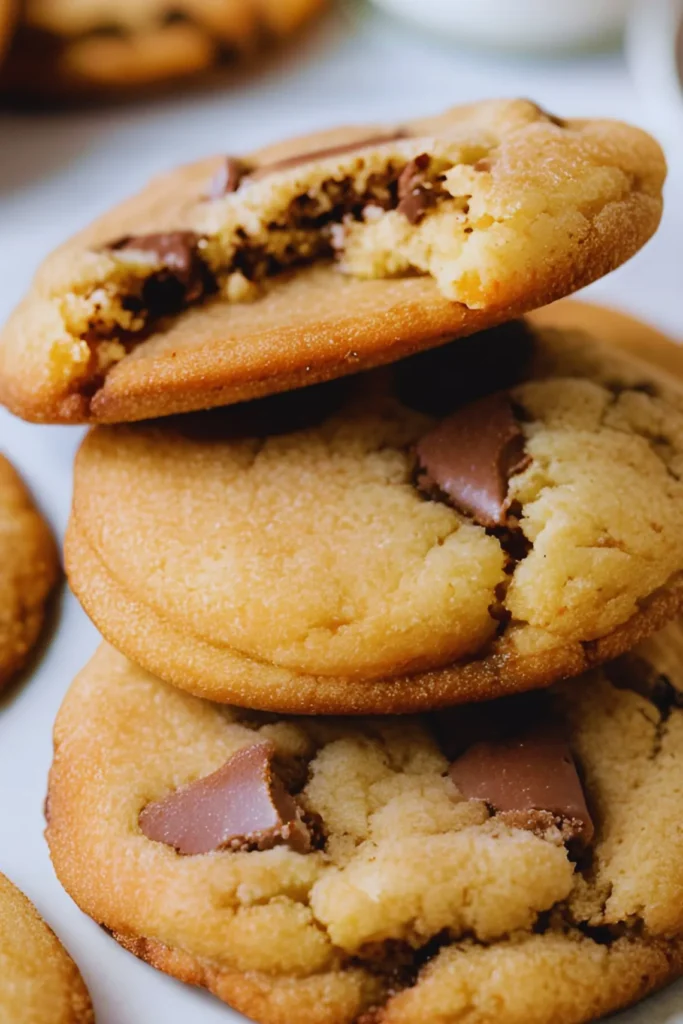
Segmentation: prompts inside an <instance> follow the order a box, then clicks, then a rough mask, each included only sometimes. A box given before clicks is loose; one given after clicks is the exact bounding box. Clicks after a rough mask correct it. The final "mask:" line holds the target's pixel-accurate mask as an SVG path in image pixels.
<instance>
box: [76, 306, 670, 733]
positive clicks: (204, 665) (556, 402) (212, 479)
mask: <svg viewBox="0 0 683 1024" xmlns="http://www.w3.org/2000/svg"><path fill="white" fill-rule="evenodd" d="M510 385H511V386H510ZM506 387H510V390H509V392H507V393H508V394H509V396H510V399H511V402H512V405H513V407H514V409H515V410H516V415H517V416H518V418H519V424H518V427H517V429H518V431H519V434H520V441H521V442H522V444H523V447H524V456H525V457H524V459H523V461H522V463H521V464H520V466H519V467H518V470H517V472H516V473H514V474H513V475H512V476H511V477H510V478H509V481H508V480H505V481H504V483H505V486H506V488H507V501H506V504H507V505H508V506H509V508H510V517H509V519H508V520H506V521H505V525H503V526H500V527H499V526H490V525H481V520H480V519H479V520H478V519H477V516H476V515H474V516H473V515H468V514H465V513H464V512H463V511H459V510H458V507H457V503H456V504H455V505H454V502H453V501H452V500H450V499H449V498H448V497H447V496H446V495H444V494H439V493H438V491H437V492H436V493H431V492H430V493H428V494H426V493H425V492H424V491H423V490H421V489H420V488H419V487H418V485H417V480H416V475H417V469H418V466H417V456H416V451H415V446H416V444H417V446H418V449H419V445H420V439H421V438H422V437H423V436H424V435H426V434H428V433H429V432H430V431H432V430H433V428H434V426H435V424H437V423H439V422H440V420H439V417H440V416H442V415H444V413H446V412H450V409H451V408H452V407H453V404H455V405H460V406H462V407H463V408H465V409H466V410H469V411H468V412H467V414H466V415H465V417H464V419H465V420H466V421H469V419H472V422H475V423H478V420H476V419H475V417H474V413H473V412H472V410H475V409H476V408H477V406H478V403H477V402H474V403H472V404H469V405H468V404H467V403H468V402H471V400H472V399H479V398H480V396H481V395H482V394H483V395H484V396H486V395H487V393H488V392H490V391H492V390H493V391H497V390H498V389H499V388H506ZM399 394H400V395H401V396H402V400H399V398H398V397H397V395H399ZM441 402H446V407H445V408H443V409H442V410H441V412H440V413H438V414H436V415H435V414H428V413H427V412H426V411H424V409H425V407H430V406H431V407H436V406H438V405H439V403H441ZM417 409H422V410H423V411H420V412H418V411H417ZM306 416H309V417H310V418H311V419H312V420H314V419H315V418H316V416H317V419H318V422H317V423H314V424H313V425H311V424H310V423H309V425H308V426H306V425H305V422H302V421H301V417H304V420H305V417H306ZM292 417H294V419H292ZM293 426H299V427H300V428H301V429H292V427H293ZM478 429H479V427H478V426H477V430H478ZM288 431H289V432H288ZM463 444H464V442H462V443H460V444H459V447H460V448H461V449H462V448H463ZM455 447H456V449H457V448H458V444H456V445H455ZM488 454H489V453H487V452H486V451H482V452H481V453H480V454H479V455H476V456H473V460H472V462H473V472H474V473H475V474H476V471H478V469H480V468H481V467H482V466H485V465H486V464H487V461H488ZM460 468H462V467H460ZM468 472H469V470H468ZM682 473H683V395H682V393H681V390H680V386H679V384H678V382H677V381H676V379H675V378H673V377H670V376H668V375H667V374H666V373H665V372H664V371H660V370H658V369H657V368H655V367H651V366H649V365H648V364H647V363H645V362H642V361H639V360H637V359H634V358H633V357H631V356H626V355H624V354H622V353H620V352H619V351H617V350H616V349H615V348H611V347H610V346H607V345H602V344H600V343H599V342H598V341H596V340H594V339H592V338H590V337H588V336H587V335H584V334H581V333H571V332H566V331H565V332H563V331H554V330H550V329H547V330H544V331H540V330H539V331H534V332H531V331H529V330H528V329H527V328H525V327H524V325H523V324H515V325H509V326H508V327H506V328H498V329H495V330H493V331H491V332H489V333H488V334H487V335H481V336H478V337H474V338H470V339H468V340H467V341H459V342H455V343H454V344H453V345H451V346H446V347H444V348H440V349H436V350H434V351H432V352H430V353H423V354H421V355H419V356H417V357H415V358H413V359H412V360H407V361H405V362H403V363H398V364H396V365H395V366H393V367H390V368H385V369H381V370H376V371H372V372H371V373H368V374H364V375H359V376H357V377H356V378H353V379H350V380H347V381H337V382H332V383H329V384H326V385H322V386H320V387H319V388H314V389H305V390H304V391H302V392H300V393H298V394H294V395H290V396H278V397H276V398H270V399H267V400H265V401H263V402H260V403H252V404H247V405H245V406H241V407H234V408H232V409H230V408H229V409H226V410H220V411H215V412H209V413H203V414H194V415H193V416H189V417H178V418H177V419H175V420H172V421H170V422H167V423H164V424H138V425H135V426H119V427H99V428H96V429H95V430H94V431H92V432H91V433H90V434H89V436H88V437H87V438H86V440H85V442H84V444H83V447H82V448H81V451H80V452H79V454H78V457H77V460H76V467H75V486H74V501H73V509H72V516H71V521H70V524H69V528H68V532H67V542H66V559H67V570H68V573H69V578H70V581H71V585H72V587H73V589H74V592H75V593H76V595H77V597H78V598H79V599H80V601H81V603H82V604H83V606H84V607H85V609H86V611H87V612H88V614H89V615H90V616H91V618H92V619H93V620H94V622H95V624H96V625H97V626H98V628H99V629H100V630H101V632H102V633H103V634H104V636H105V637H106V638H107V639H108V640H109V641H110V642H111V643H113V644H114V645H115V646H116V647H117V648H118V649H120V650H121V651H123V652H124V653H125V654H127V655H128V656H129V657H130V658H132V659H133V660H134V661H136V662H137V663H138V664H141V665H143V666H145V668H147V669H149V670H150V671H153V672H155V673H156V674H157V675H159V676H161V677H162V678H164V679H166V680H168V681H170V682H172V683H174V684H175V685H177V686H180V687H183V688H185V689H187V690H189V691H190V692H193V693H195V694H197V695H199V696H204V697H209V698H211V699H214V700H218V701H224V702H226V703H236V704H240V705H243V706H247V707H257V708H263V709H272V710H279V711H288V712H301V713H319V714H324V713H342V714H345V713H397V712H407V711H415V710H420V709H430V708H433V707H437V706H444V705H448V704H451V703H456V702H466V701H470V700H481V699H487V698H490V697H494V696H500V695H502V694H505V693H512V692H516V691H519V690H525V689H531V688H535V687H540V686H546V685H549V684H550V683H552V682H554V681H555V680H557V679H559V678H562V677H565V676H570V675H577V674H578V673H580V672H582V671H583V670H584V669H586V668H587V667H590V666H592V665H594V664H596V663H598V662H600V661H604V660H605V659H606V658H609V657H614V656H615V655H616V654H619V653H621V652H623V651H624V650H626V649H628V648H629V647H630V646H632V645H633V644H634V643H636V642H637V641H638V640H639V639H641V638H642V637H644V636H646V635H648V634H650V633H652V632H653V631H654V630H656V629H658V628H659V627H660V626H661V625H662V624H663V623H664V622H666V620H667V619H669V618H671V617H672V616H673V615H674V614H676V612H677V610H678V609H679V608H680V607H681V605H682V604H683V576H682V575H681V574H682V572H683V533H682V531H681V529H680V524H681V516H682V515H683V482H682V481H681V474H682ZM465 477H466V482H467V472H466V473H465ZM473 479H474V477H473Z"/></svg>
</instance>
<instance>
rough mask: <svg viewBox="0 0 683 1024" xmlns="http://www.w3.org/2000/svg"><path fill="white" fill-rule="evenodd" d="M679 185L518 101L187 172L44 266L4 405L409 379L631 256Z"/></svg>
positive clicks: (48, 408)
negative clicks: (394, 366) (446, 350)
mask: <svg viewBox="0 0 683 1024" xmlns="http://www.w3.org/2000/svg"><path fill="white" fill-rule="evenodd" d="M665 170H666V168H665V163H664V158H663V156H662V152H661V150H660V148H659V146H658V145H657V144H656V143H655V142H654V140H653V139H651V138H650V137H649V136H648V135H646V134H645V133H643V132H642V131H640V130H638V129H636V128H632V127H630V126H628V125H624V124H620V123H617V122H611V121H610V122H608V121H576V120H575V121H566V122H565V121H559V120H558V119H556V118H553V117H551V116H550V115H548V114H546V113H545V112H544V111H542V110H541V109H540V108H539V107H537V106H536V105H535V104H533V103H530V102H528V101H525V100H517V101H487V102H482V103H476V104H473V105H471V106H465V107H455V108H453V109H452V110H450V111H448V112H446V113H445V114H443V115H441V116H438V117H433V118H428V119H425V120H420V121H412V122H405V123H403V124H399V125H392V126H387V125H381V126H378V125H370V126H368V125H365V126H363V127H356V128H345V129H337V130H334V131H328V132H322V133H318V134H317V135H313V136H309V137H307V138H305V139H295V140H289V141H287V142H284V143H280V144H278V145H275V146H271V147H270V148H268V149H265V150H261V151H260V152H258V153H254V154H251V155H250V156H243V155H242V154H233V155H232V156H231V157H229V158H226V157H217V158H215V159H213V160H205V161H202V162H200V163H197V164H191V165H188V166H186V167H182V168H180V169H178V170H176V171H174V172H172V173H170V174H168V175H166V176H165V177H162V178H159V179H157V180H156V181H154V182H152V183H151V184H150V185H149V186H148V188H147V189H146V190H145V191H143V192H142V193H141V194H140V195H138V196H136V197H134V198H132V199H130V200H128V201H127V202H125V203H124V204H122V205H121V206H120V207H117V208H116V209H114V210H112V211H111V212H110V213H108V214H106V215H105V216H104V217H102V218H101V219H100V220H98V221H97V222H95V223H94V224H93V225H91V226H90V227H89V228H87V229H86V230H85V231H84V232H82V233H81V234H80V235H78V236H76V237H75V238H74V239H72V240H71V241H70V242H68V243H66V244H65V245H64V246H63V247H62V248H60V249H59V250H57V251H56V252H55V253H53V254H52V255H51V256H50V257H49V258H48V259H47V260H46V262H45V263H44V264H43V266H42V268H40V270H39V271H38V274H37V276H36V278H35V281H34V283H33V286H32V288H31V290H30V293H29V295H28V296H27V297H26V298H25V300H24V301H23V302H22V304H21V305H20V307H19V308H18V309H17V310H16V312H15V313H14V315H13V316H12V318H11V320H10V322H9V323H8V325H7V326H6V328H5V330H4V333H3V335H2V338H1V339H0V398H1V399H2V401H3V402H5V403H6V404H7V405H8V406H9V407H10V408H11V409H12V410H13V411H14V412H16V413H17V414H19V415H21V416H24V417H26V418H28V419H33V420H38V421H57V422H82V421H92V422H121V421H128V420H138V419H146V418H150V417H153V416H160V415H166V414H169V413H175V412H183V411H190V410H192V409H202V408H209V407H213V406H219V405H226V404H229V403H232V402H236V401H241V400H243V399H247V398H253V397H258V396H261V395H266V394H270V393H274V392H277V391H286V390H289V389H292V388H294V387H299V386H303V385H305V384H311V383H315V382H317V381H321V380H327V379H330V378H334V377H339V376H342V375H345V374H349V373H354V372H356V371H358V370H362V369H365V368H368V367H371V366H376V365H378V364H381V363H386V362H390V361H393V360H396V359H398V358H400V357H401V356H404V355H408V354H410V353H412V352H416V351H418V350H420V349H424V348H428V347H431V346H434V345H437V344H441V343H443V342H444V341H446V340H449V339H451V338H453V337H456V336H461V335H464V334H469V333H472V332H474V331H477V330H481V329H483V328H485V327H488V326H491V325H492V324H495V323H499V322H501V321H503V320H506V319H510V318H511V317H512V316H514V315H517V314H519V313H522V312H526V311H527V310H530V309H533V308H535V307H537V306H542V305H544V304H545V303H547V302H550V301H553V300H554V299H558V298H561V297H562V296H564V295H566V294H568V293H570V292H572V291H574V290H576V289H577V288H580V287H581V286H583V285H585V284H588V283H589V282H590V281H592V280H595V279H596V278H598V277H600V276H602V275H603V274H606V273H607V272H608V271H610V270H612V269H614V268H615V267H617V266H618V265H619V264H621V263H623V262H624V261H625V260H627V259H628V258H630V257H631V256H633V254H634V253H635V252H637V250H638V249H639V248H640V247H641V246H642V245H643V244H644V243H645V242H646V241H647V240H648V239H649V237H650V236H651V235H652V234H653V232H654V231H655V229H656V228H657V225H658V223H659V219H660V215H661V208H662V199H661V191H662V184H663V181H664V176H665Z"/></svg>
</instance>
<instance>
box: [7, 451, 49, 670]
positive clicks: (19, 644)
mask: <svg viewBox="0 0 683 1024" xmlns="http://www.w3.org/2000/svg"><path fill="white" fill-rule="evenodd" d="M58 572H59V562H58V555H57V549H56V547H55V543H54V540H53V537H52V534H51V532H50V529H49V527H48V525H47V523H46V522H45V520H44V519H43V517H42V516H41V514H40V513H39V512H38V510H37V509H36V507H35V505H34V503H33V499H32V498H31V496H30V494H29V493H28V491H27V489H26V487H25V485H24V484H23V482H22V481H21V480H20V478H19V476H18V474H17V473H16V471H15V470H14V469H13V467H12V466H11V465H10V463H9V462H8V461H7V459H5V458H4V457H3V456H2V455H0V688H1V687H2V686H3V685H4V684H5V683H7V682H8V680H9V679H10V678H11V676H13V675H14V674H15V673H16V672H17V671H18V670H19V669H20V668H21V667H22V665H23V664H24V663H25V661H26V659H27V658H28V656H29V654H30V652H31V650H32V648H33V647H34V645H35V643H36V641H37V640H38V637H39V635H40V630H41V627H42V625H43V621H44V618H45V605H46V602H47V600H48V597H49V595H50V592H51V590H52V589H53V587H54V585H55V583H56V581H57V576H58Z"/></svg>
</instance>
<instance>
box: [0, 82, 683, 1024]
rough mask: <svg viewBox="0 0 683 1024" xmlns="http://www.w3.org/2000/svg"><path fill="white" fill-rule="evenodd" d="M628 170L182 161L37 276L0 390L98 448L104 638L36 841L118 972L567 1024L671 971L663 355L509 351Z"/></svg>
mask: <svg viewBox="0 0 683 1024" xmlns="http://www.w3.org/2000/svg"><path fill="white" fill-rule="evenodd" d="M664 174H665V168H664V162H663V158H662V155H661V152H660V150H659V148H658V147H657V145H656V144H655V143H654V142H653V141H652V140H651V139H650V138H649V137H647V136H646V135H644V134H643V133H642V132H640V131H638V130H636V129H634V128H630V127H628V126H625V125H621V124H616V123H611V122H596V121H568V122H567V121H560V120H558V119H557V118H554V117H551V116H549V115H548V114H546V113H545V112H544V111H542V110H541V109H540V108H538V107H537V106H535V105H534V104H532V103H529V102H526V101H517V102H488V103H481V104H476V105H473V106H469V107H465V108H457V109H455V110H452V111H450V112H448V113H447V114H445V115H443V116H440V117H436V118H432V119H428V120H424V121H418V122H412V123H411V122H407V123H403V124H400V125H396V126H390V127H387V126H372V127H369V128H368V127H365V128H354V129H345V130H339V131H333V132H328V133H324V134H322V135H318V136H315V137H313V138H308V139H304V140H296V141H293V142H289V143H285V144H280V145H278V146H275V147H272V148H271V149H268V150H264V151H262V152H260V153H256V154H253V155H251V156H247V157H243V156H231V157H220V158H217V159H216V160H212V161H205V162H202V163H200V164H194V165H190V166H187V167H183V168H181V169H179V170H177V171H176V172H174V173H172V174H169V175H168V176H167V177H165V178H162V179H160V180H157V181H155V182H153V183H152V184H151V185H150V186H149V187H148V188H147V189H146V190H145V191H144V192H143V193H142V194H141V195H139V196H137V197H136V198H134V199H131V200H130V201H129V202H127V203H125V204H124V205H123V206H122V207H120V208H118V209H115V210H113V211H112V212H111V213H109V214H108V215H106V216H105V217H103V218H102V219H101V220H100V221H98V222H97V223H95V224H94V225H93V226H92V227H90V228H88V229H87V230H86V231H85V232H84V233H82V234H81V235H80V236H78V237H77V238H75V239H74V240H73V241H71V242H69V243H67V245H65V246H64V247H63V248H62V249H60V250H59V251H58V252H57V253H55V254H54V255H53V256H52V257H51V258H50V259H49V260H48V261H47V262H46V264H45V265H44V266H43V268H42V269H41V270H40V272H39V274H38V276H37V278H36V281H35V284H34V286H33V289H32V291H31V293H30V294H29V295H28V297H27V298H26V300H25V301H24V302H23V304H22V305H21V306H20V307H19V309H18V310H17V312H16V314H15V315H14V317H13V319H12V320H11V322H10V323H9V324H8V326H7V328H6V330H5V333H4V336H3V339H2V347H1V349H0V393H1V395H2V398H3V400H4V402H5V403H6V404H7V405H8V406H9V407H10V408H11V409H13V410H14V411H15V412H17V413H18V414H19V415H22V416H24V417H26V418H28V419H32V420H36V421H48V422H61V423H90V424H98V425H97V426H95V427H94V429H93V430H91V432H90V433H89V434H88V436H87V437H86V439H85V441H84V443H83V446H82V448H81V450H80V453H79V455H78V457H77V461H76V467H75V489H74V500H73V512H72V517H71V521H70V524H69V528H68V535H67V539H66V561H67V570H68V573H69V578H70V582H71V585H72V588H73V590H74V591H75V593H76V595H77V597H78V598H79V600H80V601H81V603H82V604H83V606H84V608H85V609H86V611H87V612H88V614H89V615H90V616H91V618H92V619H93V621H94V622H95V623H96V625H97V626H98V627H99V629H100V630H101V632H102V634H103V635H104V637H105V638H106V642H105V643H104V644H103V645H102V647H101V648H100V650H99V651H98V653H97V654H96V655H95V657H94V658H93V660H92V661H91V662H90V663H89V664H88V665H87V666H86V667H85V668H84V670H83V671H82V673H81V674H80V676H79V677H78V678H77V679H76V681H75V682H74V683H73V685H72V687H71V689H70V691H69V693H68V695H67V697H66V699H65V701H64V704H63V707H62V710H61V712H60V714H59V717H58V720H57V723H56V726H55V758H54V764H53V767H52V771H51V775H50V783H49V798H48V804H47V812H48V813H47V817H48V826H47V839H48V843H49V846H50V852H51V855H52V859H53V863H54V866H55V870H56V872H57V875H58V877H59V879H60V881H61V882H62V884H63V885H64V887H65V888H66V890H67V891H68V892H69V893H70V894H71V895H72V896H73V898H74V899H75V900H76V902H77V903H78V905H79V906H80V907H81V908H82V909H83V910H84V911H85V912H86V913H87V914H89V915H90V916H91V917H92V918H94V920H96V921H97V922H98V923H100V924H101V925H103V926H104V927H105V928H107V929H108V930H110V931H111V933H112V934H113V936H114V938H115V939H116V940H117V941H118V942H119V943H121V944H122V945H123V946H125V947H126V948H127V949H129V950H131V951H132V952H133V953H135V954H136V955H137V956H139V957H141V958H143V959H145V960H147V961H148V962H149V963H150V964H152V965H153V966H155V967H156V968H158V969H159V970H161V971H165V972H167V973H169V974H173V975H175V976H177V977H179V978H181V979H182V980H184V981H186V982H188V983H190V984H194V985H200V986H205V987H206V988H208V989H210V990H211V991H212V992H213V993H215V995H217V996H218V997H219V998H221V999H223V1000H224V1001H225V1002H227V1003H229V1004H230V1005H231V1006H233V1007H235V1008H237V1009H238V1010H240V1011H242V1012H244V1013H245V1014H247V1015H248V1016H250V1017H251V1018H253V1019H254V1020H256V1021H258V1022H262V1024H285V1022H286V1024H298V1022H302V1021H306V1022H307V1024H424V1022H430V1024H456V1022H463V1024H464V1022H467V1024H522V1022H523V1024H581V1022H586V1021H590V1020H594V1019H596V1018H599V1017H601V1016H603V1015H605V1014H608V1013H610V1012H611V1011H613V1010H615V1009H617V1008H619V1007H622V1006H625V1005H627V1004H629V1003H632V1002H634V1001H636V1000H638V999H640V998H642V997H643V996H645V995H646V994H647V993H648V992H650V991H652V990H653V989H655V988H657V987H659V986H661V985H663V984H664V983H665V982H667V981H669V980H671V979H672V978H674V977H675V976H677V975H678V974H681V973H683V857H681V844H682V842H683V826H682V825H681V824H680V822H681V821H683V789H682V788H681V786H680V782H679V777H680V773H681V770H682V769H683V661H682V660H681V656H682V655H683V629H682V627H681V625H680V624H679V623H677V622H676V616H677V615H678V614H679V613H680V612H681V610H683V531H681V520H682V517H683V390H682V389H681V384H680V381H679V380H677V374H678V375H679V377H680V375H682V374H683V356H682V355H679V352H678V351H677V349H676V347H675V346H674V345H672V344H671V343H668V342H667V341H666V340H663V339H661V338H659V337H658V336H657V335H656V334H654V332H651V331H648V329H647V328H645V327H644V326H642V325H634V324H633V323H626V324H624V322H623V320H621V319H619V318H616V319H615V318H611V317H610V316H609V315H605V316H603V317H600V316H599V315H597V314H594V313H591V311H590V310H589V309H588V310H586V308H585V307H580V306H572V305H571V304H569V305H563V304H560V306H559V307H551V308H550V309H549V310H546V311H543V312H541V313H536V314H532V315H530V316H525V314H527V313H530V312H531V311H532V310H533V309H535V308H536V307H539V306H542V305H544V304H546V303H548V302H550V301H552V300H554V299H559V298H561V297H562V296H563V295H566V294H567V293H569V292H570V291H573V290H575V289H577V288H579V287H581V286H583V285H585V284H587V283H589V282H590V281H592V280H594V279H595V278H597V277H599V276H601V275H603V274H605V273H607V272H608V271H610V270H611V269H613V268H614V267H616V266H617V265H619V264H620V263H622V262H623V261H624V260H626V259H628V258H629V257H630V256H632V255H633V254H634V253H635V252H636V251H637V250H638V249H639V248H640V247H641V246H642V245H643V244H644V243H645V242H646V241H647V240H648V238H649V237H650V236H651V235H652V233H653V232H654V231H655V229H656V227H657V224H658V222H659V218H660V215H661V189H662V184H663V179H664ZM587 324H588V326H589V327H590V328H591V329H590V330H589V331H586V330H585V329H582V328H585V327H586V325H587ZM636 645H637V646H636Z"/></svg>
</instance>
